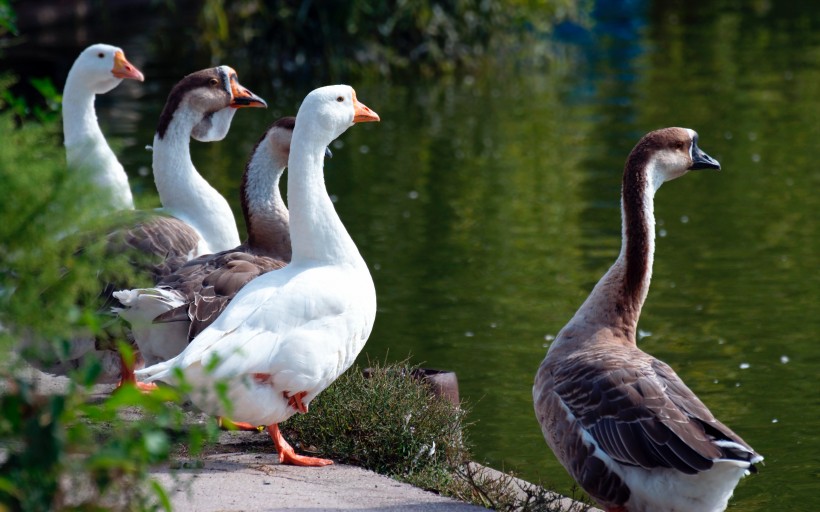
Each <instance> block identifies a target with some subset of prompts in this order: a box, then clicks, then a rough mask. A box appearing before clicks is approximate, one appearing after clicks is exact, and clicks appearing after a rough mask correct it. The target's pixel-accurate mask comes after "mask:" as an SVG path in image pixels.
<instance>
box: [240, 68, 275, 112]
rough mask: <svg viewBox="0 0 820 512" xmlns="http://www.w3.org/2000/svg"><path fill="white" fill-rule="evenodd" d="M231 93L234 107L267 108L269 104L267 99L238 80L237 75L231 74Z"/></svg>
mask: <svg viewBox="0 0 820 512" xmlns="http://www.w3.org/2000/svg"><path fill="white" fill-rule="evenodd" d="M231 94H232V95H233V99H232V100H231V106H232V107H233V108H243V107H251V108H267V106H268V104H267V103H265V100H263V99H262V98H260V97H259V96H257V95H256V94H254V93H252V92H251V91H249V90H248V89H246V88H244V87H243V86H242V85H240V83H239V82H238V81H237V80H236V75H233V76H231Z"/></svg>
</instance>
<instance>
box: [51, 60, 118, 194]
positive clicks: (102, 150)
mask: <svg viewBox="0 0 820 512" xmlns="http://www.w3.org/2000/svg"><path fill="white" fill-rule="evenodd" d="M73 71H74V70H73V69H72V71H71V72H69V74H68V79H67V80H66V85H65V88H64V89H63V137H64V139H65V141H64V144H65V148H66V163H67V165H68V168H69V169H71V170H72V171H74V172H84V173H88V176H89V178H90V179H91V180H92V181H93V182H94V183H95V184H96V185H97V186H99V187H100V188H101V189H102V190H103V191H107V192H110V198H109V200H108V201H105V202H102V201H100V202H99V204H100V206H108V207H111V208H113V209H133V208H134V199H133V197H132V195H131V188H130V186H129V184H128V175H127V174H126V173H125V169H123V167H122V164H120V162H119V160H117V156H116V155H115V154H114V152H113V151H112V150H111V148H110V147H109V145H108V142H107V141H106V140H105V136H104V135H103V133H102V130H100V125H99V123H98V122H97V113H96V111H95V109H94V98H95V96H96V95H95V93H94V92H93V91H92V90H91V88H90V87H88V86H87V85H86V84H81V83H79V82H78V80H77V76H76V75H75V73H74V72H73Z"/></svg>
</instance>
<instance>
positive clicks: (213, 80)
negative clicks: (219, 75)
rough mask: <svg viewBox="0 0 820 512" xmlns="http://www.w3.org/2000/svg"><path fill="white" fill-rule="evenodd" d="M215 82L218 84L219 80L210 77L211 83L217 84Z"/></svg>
mask: <svg viewBox="0 0 820 512" xmlns="http://www.w3.org/2000/svg"><path fill="white" fill-rule="evenodd" d="M217 84H219V80H217V79H216V78H211V85H217Z"/></svg>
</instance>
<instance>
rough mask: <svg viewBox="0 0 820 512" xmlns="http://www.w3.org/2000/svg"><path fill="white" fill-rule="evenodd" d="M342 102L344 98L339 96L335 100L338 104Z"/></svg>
mask: <svg viewBox="0 0 820 512" xmlns="http://www.w3.org/2000/svg"><path fill="white" fill-rule="evenodd" d="M344 100H345V99H344V98H342V97H341V96H339V97H338V98H336V101H338V102H339V103H341V102H343V101H344Z"/></svg>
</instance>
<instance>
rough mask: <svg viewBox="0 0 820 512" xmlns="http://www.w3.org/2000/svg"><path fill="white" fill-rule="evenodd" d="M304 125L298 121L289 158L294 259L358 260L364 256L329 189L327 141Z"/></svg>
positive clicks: (335, 261)
mask: <svg viewBox="0 0 820 512" xmlns="http://www.w3.org/2000/svg"><path fill="white" fill-rule="evenodd" d="M303 124H307V123H303ZM300 126H301V125H299V124H298V122H297V125H296V129H295V131H294V134H293V141H292V143H291V151H290V158H289V161H288V169H289V173H290V174H289V178H288V206H289V208H290V226H291V229H290V234H291V243H292V248H293V260H292V261H294V262H296V261H297V260H303V261H304V260H312V261H322V262H328V263H344V262H351V261H356V262H358V261H359V260H361V256H360V255H359V252H358V249H357V248H356V245H355V244H354V243H353V240H352V239H351V238H350V235H348V233H347V230H346V229H345V227H344V225H343V224H342V221H341V220H340V219H339V216H338V215H337V213H336V210H335V208H334V207H333V203H332V202H331V200H330V198H329V197H328V194H327V190H326V189H325V183H324V173H323V167H324V155H325V148H326V147H327V144H322V143H316V142H315V141H311V140H310V139H309V138H308V137H302V136H301V133H300V130H299V128H300ZM305 135H308V136H309V134H305ZM305 138H308V140H304V139H305ZM328 143H329V142H328Z"/></svg>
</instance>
